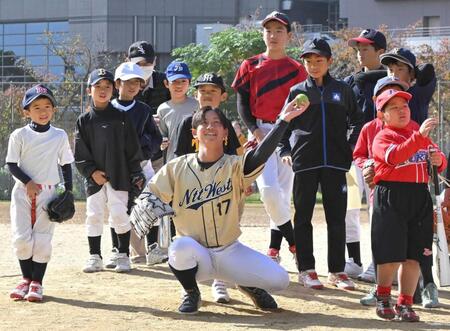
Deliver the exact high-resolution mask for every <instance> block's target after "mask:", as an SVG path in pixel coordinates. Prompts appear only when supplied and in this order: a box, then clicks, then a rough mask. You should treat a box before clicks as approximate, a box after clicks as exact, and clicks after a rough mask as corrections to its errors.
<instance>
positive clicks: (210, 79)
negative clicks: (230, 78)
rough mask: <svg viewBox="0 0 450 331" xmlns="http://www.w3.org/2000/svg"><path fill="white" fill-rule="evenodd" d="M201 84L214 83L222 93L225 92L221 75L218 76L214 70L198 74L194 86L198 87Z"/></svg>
mask: <svg viewBox="0 0 450 331" xmlns="http://www.w3.org/2000/svg"><path fill="white" fill-rule="evenodd" d="M201 85H216V86H218V87H220V89H221V90H222V93H223V92H225V84H224V82H223V79H222V77H220V76H219V75H217V74H216V73H214V72H208V73H205V74H202V75H200V76H199V77H198V78H197V80H196V81H195V84H194V87H195V88H198V87H199V86H201Z"/></svg>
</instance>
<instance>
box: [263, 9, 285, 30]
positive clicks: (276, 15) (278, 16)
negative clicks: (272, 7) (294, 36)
mask: <svg viewBox="0 0 450 331" xmlns="http://www.w3.org/2000/svg"><path fill="white" fill-rule="evenodd" d="M269 21H278V22H280V23H281V24H283V25H284V26H285V27H286V29H287V31H288V32H291V22H290V20H289V17H288V16H287V15H286V14H284V13H280V12H279V11H273V12H271V13H270V14H268V15H267V16H266V17H265V18H264V19H263V21H262V22H261V25H262V26H264V25H266V23H267V22H269Z"/></svg>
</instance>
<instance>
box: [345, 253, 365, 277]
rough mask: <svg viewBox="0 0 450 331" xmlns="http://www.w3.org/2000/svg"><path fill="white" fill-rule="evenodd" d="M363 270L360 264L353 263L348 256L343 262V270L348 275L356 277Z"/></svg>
mask: <svg viewBox="0 0 450 331" xmlns="http://www.w3.org/2000/svg"><path fill="white" fill-rule="evenodd" d="M363 271H364V269H363V267H362V266H359V265H357V264H356V263H355V261H354V260H353V258H352V257H349V258H348V259H347V261H346V262H345V268H344V272H345V273H346V274H347V275H348V276H349V277H350V278H355V279H358V276H359V275H360V274H361V273H362V272H363Z"/></svg>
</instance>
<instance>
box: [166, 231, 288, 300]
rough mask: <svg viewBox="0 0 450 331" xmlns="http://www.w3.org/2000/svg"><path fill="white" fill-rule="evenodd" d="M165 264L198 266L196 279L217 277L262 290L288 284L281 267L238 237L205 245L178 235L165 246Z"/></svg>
mask: <svg viewBox="0 0 450 331" xmlns="http://www.w3.org/2000/svg"><path fill="white" fill-rule="evenodd" d="M169 264H170V265H171V266H172V267H173V268H175V269H177V270H188V269H192V268H195V267H196V266H198V271H197V276H196V279H197V281H205V280H210V279H221V280H223V281H226V282H230V283H232V284H238V285H242V286H251V287H258V288H262V289H264V290H266V291H281V290H284V289H286V288H287V287H288V285H289V275H288V273H287V271H286V270H285V269H283V267H281V266H280V265H278V264H277V263H275V262H274V261H272V259H270V258H269V257H267V256H265V255H263V254H261V253H259V252H257V251H255V250H253V249H251V248H250V247H247V246H245V245H243V244H241V243H240V242H239V241H235V242H233V243H232V244H230V245H228V246H224V247H219V248H206V247H204V246H202V245H201V244H199V243H198V242H197V241H195V240H194V239H193V238H191V237H178V238H176V239H175V240H174V241H173V242H172V244H171V245H170V247H169Z"/></svg>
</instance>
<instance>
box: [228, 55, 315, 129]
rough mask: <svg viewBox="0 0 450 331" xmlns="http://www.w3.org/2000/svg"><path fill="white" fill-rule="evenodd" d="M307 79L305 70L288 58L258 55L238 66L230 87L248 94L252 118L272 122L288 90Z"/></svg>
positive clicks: (281, 106)
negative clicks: (275, 58) (274, 58)
mask: <svg viewBox="0 0 450 331" xmlns="http://www.w3.org/2000/svg"><path fill="white" fill-rule="evenodd" d="M306 77H307V74H306V70H305V68H304V67H303V66H302V65H301V64H300V63H299V62H297V61H295V60H294V59H291V58H290V57H287V56H286V57H284V58H282V59H277V60H273V59H271V58H268V57H267V56H266V55H264V54H259V55H256V56H253V57H251V58H249V59H247V60H245V61H244V62H243V63H242V64H241V66H240V67H239V70H238V71H237V73H236V77H235V79H234V82H233V84H232V85H231V86H232V87H233V89H234V90H235V91H238V92H242V93H249V94H250V110H251V112H252V115H253V116H254V117H255V118H257V119H262V120H266V121H275V120H276V118H277V116H278V114H279V113H280V111H281V109H282V108H283V105H284V101H285V100H286V97H287V96H288V94H289V89H290V88H291V87H292V86H294V85H295V84H297V83H300V82H302V81H304V80H305V79H306Z"/></svg>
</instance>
